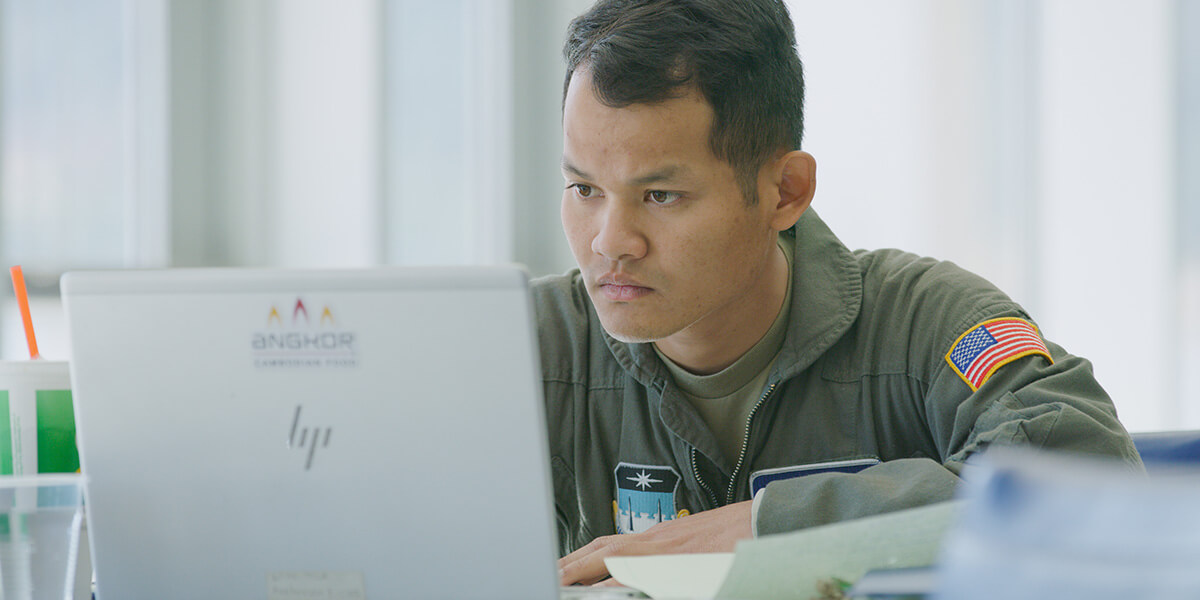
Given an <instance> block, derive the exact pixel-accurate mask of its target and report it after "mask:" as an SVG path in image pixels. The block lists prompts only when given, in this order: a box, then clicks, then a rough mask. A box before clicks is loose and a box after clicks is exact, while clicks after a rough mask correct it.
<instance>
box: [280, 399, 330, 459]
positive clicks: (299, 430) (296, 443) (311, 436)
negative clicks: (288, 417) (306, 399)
mask: <svg viewBox="0 0 1200 600" xmlns="http://www.w3.org/2000/svg"><path fill="white" fill-rule="evenodd" d="M301 408H303V407H302V406H301V405H299V404H297V405H296V415H295V416H294V417H292V433H291V435H289V436H288V448H299V449H300V450H305V451H307V452H308V461H307V462H305V463H304V470H305V471H308V470H309V469H312V463H313V456H315V455H316V453H317V446H318V445H320V446H321V447H322V448H328V447H329V436H330V435H331V434H332V433H333V428H332V427H326V428H324V429H321V428H318V427H312V428H309V427H301V426H300V409H301ZM297 434H299V435H300V439H296V435H297Z"/></svg>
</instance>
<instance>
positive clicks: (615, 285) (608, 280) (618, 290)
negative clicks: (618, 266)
mask: <svg viewBox="0 0 1200 600" xmlns="http://www.w3.org/2000/svg"><path fill="white" fill-rule="evenodd" d="M596 288H597V291H599V293H600V295H601V296H603V297H604V298H605V299H608V300H610V301H613V302H629V301H631V300H637V299H638V298H641V297H644V296H646V295H649V294H650V293H651V292H652V291H654V290H653V289H652V288H650V287H647V286H644V285H642V284H641V283H640V282H638V281H637V280H635V279H633V278H631V277H628V276H625V275H614V274H609V275H605V276H603V277H601V278H600V279H597V280H596Z"/></svg>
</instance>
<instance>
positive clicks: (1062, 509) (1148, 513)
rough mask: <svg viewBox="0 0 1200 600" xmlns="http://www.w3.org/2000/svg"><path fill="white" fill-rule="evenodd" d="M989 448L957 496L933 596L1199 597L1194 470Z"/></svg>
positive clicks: (1059, 599) (1199, 528)
mask: <svg viewBox="0 0 1200 600" xmlns="http://www.w3.org/2000/svg"><path fill="white" fill-rule="evenodd" d="M999 450H1001V451H999V452H996V451H993V452H990V453H988V455H986V456H985V457H984V459H985V460H984V463H983V474H984V476H983V477H982V478H978V479H972V480H969V481H968V485H967V487H966V488H965V492H966V493H965V496H966V501H967V506H966V509H965V511H964V514H963V521H962V523H961V525H960V526H958V527H956V528H955V529H954V530H953V531H952V532H951V534H950V535H949V536H948V538H947V540H946V544H945V552H944V555H943V557H942V559H941V561H940V563H941V564H940V567H939V571H940V575H939V577H940V580H939V583H938V588H939V594H938V595H937V597H939V598H946V599H954V598H972V599H980V600H989V599H997V600H999V599H1010V598H1023V599H1035V600H1036V599H1038V598H1046V599H1053V600H1073V599H1076V598H1078V599H1084V598H1086V599H1088V600H1095V599H1099V600H1104V599H1112V600H1129V599H1135V598H1155V599H1157V598H1200V502H1198V499H1200V472H1198V471H1196V470H1192V469H1187V470H1182V469H1181V470H1177V471H1173V472H1171V471H1155V473H1154V475H1153V476H1152V477H1147V476H1145V475H1144V474H1140V473H1132V472H1130V470H1129V468H1128V467H1127V466H1126V465H1124V464H1123V463H1119V462H1107V461H1105V462H1101V461H1098V460H1096V459H1091V460H1089V459H1084V458H1078V457H1067V456H1061V455H1048V454H1045V453H1033V452H1031V451H1018V450H1015V449H999Z"/></svg>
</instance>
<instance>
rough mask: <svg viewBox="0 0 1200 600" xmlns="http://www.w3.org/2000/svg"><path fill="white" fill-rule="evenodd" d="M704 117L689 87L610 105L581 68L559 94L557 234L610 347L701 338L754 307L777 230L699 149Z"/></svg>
mask: <svg viewBox="0 0 1200 600" xmlns="http://www.w3.org/2000/svg"><path fill="white" fill-rule="evenodd" d="M712 119H713V112H712V108H711V107H710V106H709V105H708V103H707V101H705V100H704V97H703V96H701V95H700V93H699V92H698V91H695V90H692V91H690V92H689V93H687V94H686V95H683V96H681V97H678V98H673V99H670V100H667V101H665V102H661V103H657V104H652V105H645V104H635V105H631V106H627V107H624V108H612V107H609V106H605V105H604V104H603V103H601V102H600V101H599V100H598V99H597V98H596V97H595V95H594V93H593V91H592V85H591V78H590V77H589V76H588V74H587V72H586V71H577V72H576V73H575V75H574V77H573V79H572V81H571V84H570V87H569V88H568V91H567V96H566V101H565V104H564V109H563V132H564V139H563V177H564V178H565V179H566V189H565V190H564V192H563V199H562V222H563V229H564V231H565V232H566V235H567V241H568V243H569V244H570V246H571V251H572V253H574V255H575V260H576V261H578V263H579V268H580V269H581V270H582V272H583V277H584V282H585V284H586V286H587V291H588V295H589V296H591V299H592V303H593V304H594V305H595V307H596V311H597V313H598V314H599V316H600V321H601V323H602V324H603V325H604V328H605V330H606V331H608V333H609V334H610V335H612V336H613V337H615V338H617V339H619V340H622V341H626V342H645V341H652V340H662V339H665V338H670V337H671V336H675V335H677V334H680V333H681V332H683V333H685V335H686V334H687V333H690V334H693V335H694V336H695V337H698V338H704V337H705V336H706V335H707V336H708V337H712V336H713V335H714V334H715V335H720V332H722V331H723V330H724V329H725V328H726V327H728V326H729V325H727V323H734V324H736V323H739V322H744V321H745V320H746V314H745V313H746V312H747V311H753V310H759V309H760V308H761V307H760V305H759V304H757V303H756V302H757V301H758V298H760V297H762V296H765V294H764V289H765V287H764V286H766V285H767V284H766V281H765V280H766V273H767V270H766V265H767V264H768V256H769V253H770V252H772V251H773V250H774V249H775V244H776V242H775V237H776V233H777V232H776V230H775V229H772V228H771V226H770V224H769V218H768V217H769V210H768V209H767V207H766V206H764V205H767V204H768V203H766V202H759V203H758V204H757V205H755V206H747V204H746V202H745V200H744V198H743V196H742V193H741V190H740V188H739V187H738V184H737V179H736V178H735V173H734V170H733V167H731V166H730V165H729V164H728V163H726V162H725V161H723V160H720V159H718V158H717V157H716V156H714V155H713V154H712V151H711V150H710V149H709V145H708V135H709V130H710V127H711V126H712ZM760 187H761V184H760ZM772 317H773V315H772ZM734 326H736V325H734ZM680 339H682V338H680ZM688 339H694V338H688Z"/></svg>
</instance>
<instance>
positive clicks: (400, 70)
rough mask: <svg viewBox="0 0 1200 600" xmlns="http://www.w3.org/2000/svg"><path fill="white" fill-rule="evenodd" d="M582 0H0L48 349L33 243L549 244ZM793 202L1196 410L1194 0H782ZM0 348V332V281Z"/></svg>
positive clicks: (20, 220)
mask: <svg viewBox="0 0 1200 600" xmlns="http://www.w3.org/2000/svg"><path fill="white" fill-rule="evenodd" d="M587 4H588V2H586V1H583V0H570V1H563V0H557V1H556V0H443V1H439V2H428V1H417V0H392V1H386V0H89V1H88V2H76V1H73V0H37V1H29V0H0V264H3V265H5V266H7V265H12V264H21V265H23V266H24V270H25V273H26V277H27V278H28V280H29V283H30V286H31V291H32V292H33V293H34V306H33V311H34V319H35V322H36V325H37V328H38V334H39V342H40V345H41V348H42V351H43V355H46V356H48V357H50V358H67V357H68V356H69V348H68V345H67V341H66V339H65V334H64V332H63V328H62V316H61V308H60V307H59V306H58V301H57V295H58V288H57V278H58V276H59V275H60V274H61V273H62V272H63V271H65V270H68V269H80V268H124V267H164V266H285V267H317V266H321V267H330V266H332V267H362V266H371V265H380V264H431V263H436V264H468V263H505V262H519V263H523V264H525V265H527V266H528V267H529V269H530V271H531V272H533V273H534V274H545V273H555V272H561V271H564V270H566V269H568V268H570V267H571V266H572V260H571V257H570V254H569V253H568V251H567V249H566V244H565V242H564V241H563V239H562V235H561V232H560V230H559V223H558V200H559V196H560V193H561V178H560V176H559V173H558V161H559V152H560V144H561V140H560V136H561V132H560V130H559V103H560V94H561V87H562V62H561V59H560V58H559V50H560V44H561V40H562V36H563V30H564V28H565V26H566V23H567V22H568V21H569V20H570V18H571V17H573V16H574V15H575V14H576V13H578V12H580V11H582V10H583V9H584V8H585V7H586V6H587ZM790 5H791V7H792V13H793V18H794V20H795V21H796V26H797V36H798V41H799V48H800V53H801V56H802V58H803V59H804V62H805V68H806V73H807V87H808V100H807V105H806V106H807V110H806V125H807V135H806V138H805V149H806V150H808V151H810V152H812V153H813V154H814V155H815V156H816V157H817V161H818V164H819V170H818V174H819V177H818V178H819V181H820V184H819V188H818V193H817V199H816V201H815V204H814V207H815V208H816V210H817V211H818V212H819V213H820V214H821V215H822V216H823V218H825V219H826V220H827V221H828V222H829V223H830V225H831V226H832V227H833V229H834V231H836V232H838V233H839V234H840V235H841V236H842V239H843V240H844V241H845V242H846V243H847V244H848V245H849V246H851V247H853V248H858V247H865V248H876V247H885V246H894V247H900V248H904V249H907V250H911V251H914V252H918V253H921V254H927V255H931V256H935V257H938V258H942V259H948V260H953V261H955V262H958V263H959V264H961V265H963V266H965V267H967V268H969V269H971V270H974V271H976V272H978V273H980V274H982V275H984V276H986V277H988V278H989V279H991V280H992V281H994V282H995V283H997V284H998V285H999V286H1000V287H1001V288H1003V289H1005V290H1006V291H1007V292H1009V294H1010V295H1012V296H1013V297H1014V298H1015V299H1017V300H1018V301H1019V302H1021V303H1022V304H1024V305H1025V306H1026V307H1027V308H1028V309H1029V310H1030V312H1031V314H1032V315H1033V316H1034V318H1035V320H1037V321H1038V323H1039V325H1040V326H1041V328H1042V331H1043V333H1044V334H1045V335H1046V337H1047V338H1049V339H1051V340H1054V341H1056V342H1058V343H1060V344H1062V345H1063V346H1064V347H1066V348H1067V349H1068V350H1069V351H1071V352H1074V353H1076V354H1080V355H1082V356H1086V357H1088V358H1090V359H1091V360H1092V361H1093V362H1094V364H1095V369H1096V375H1097V378H1098V379H1099V380H1100V381H1101V383H1103V384H1104V386H1105V387H1106V388H1107V389H1108V390H1109V392H1110V393H1111V394H1112V395H1113V397H1114V399H1115V401H1116V404H1117V407H1118V411H1119V414H1120V416H1121V418H1122V420H1123V421H1124V422H1125V423H1126V425H1127V426H1128V427H1129V428H1130V429H1132V430H1136V431H1148V430H1160V429H1197V428H1200V383H1197V380H1196V376H1195V374H1196V372H1197V371H1200V168H1198V167H1200V2H1193V1H1189V0H1047V1H1045V2H1035V1H1032V0H905V1H901V2H896V1H887V0H876V1H865V0H855V1H839V2H834V1H830V0H826V1H822V2H817V1H813V0H792V1H791V2H790ZM0 287H3V288H5V293H3V294H0V305H2V307H3V309H2V310H0V342H2V343H0V356H2V357H3V358H6V359H19V358H22V357H23V356H26V351H25V345H24V337H23V334H22V332H21V328H20V319H19V317H18V316H17V311H16V308H15V303H14V302H12V294H11V292H8V291H7V289H8V287H9V286H8V285H7V282H5V284H4V285H3V286H0Z"/></svg>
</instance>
